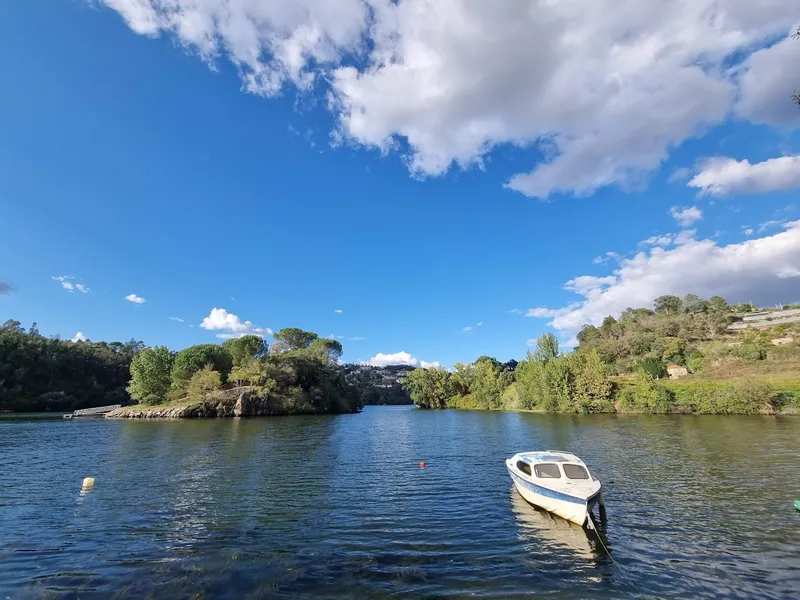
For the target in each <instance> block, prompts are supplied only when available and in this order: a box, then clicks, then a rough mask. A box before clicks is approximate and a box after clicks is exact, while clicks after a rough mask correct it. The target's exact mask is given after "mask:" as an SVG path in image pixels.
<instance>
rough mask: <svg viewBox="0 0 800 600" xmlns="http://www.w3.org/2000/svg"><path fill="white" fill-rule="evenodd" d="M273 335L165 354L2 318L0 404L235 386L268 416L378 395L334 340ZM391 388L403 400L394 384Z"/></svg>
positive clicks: (72, 406)
mask: <svg viewBox="0 0 800 600" xmlns="http://www.w3.org/2000/svg"><path fill="white" fill-rule="evenodd" d="M275 339H276V344H274V345H273V348H272V352H270V349H269V347H268V346H267V345H266V344H265V343H264V340H263V339H262V338H260V337H258V336H252V335H251V336H243V337H241V338H236V339H232V340H227V341H226V342H224V343H223V344H221V345H217V344H198V345H196V346H190V347H189V348H186V349H184V350H182V351H180V352H177V353H175V352H171V351H170V350H168V349H167V348H166V347H165V346H157V347H154V348H146V347H145V346H144V344H143V343H142V342H137V341H133V340H131V341H130V342H127V343H121V342H111V343H106V342H99V343H93V342H89V341H79V342H71V341H63V340H60V339H58V338H45V337H43V336H41V335H40V334H39V331H38V329H37V327H36V325H35V324H34V325H33V326H32V327H31V328H30V330H28V331H26V330H25V329H24V328H23V327H22V326H21V324H20V323H19V322H17V321H7V322H6V323H5V324H4V325H3V326H2V327H1V328H0V410H4V411H15V412H20V411H63V412H67V411H72V410H76V409H79V408H89V407H93V406H102V405H106V404H129V403H131V402H138V403H142V404H163V403H168V402H172V401H176V400H182V399H189V400H194V399H197V400H209V399H212V398H213V397H214V394H215V393H217V392H218V391H219V390H223V389H226V388H232V387H237V386H245V387H247V388H249V389H250V390H251V391H254V392H256V393H257V394H260V395H269V400H270V405H271V406H273V407H274V412H275V413H276V414H293V413H317V412H329V413H344V412H353V411H356V410H359V409H360V408H361V406H363V404H364V400H363V399H362V398H364V397H374V398H381V397H385V396H384V394H385V391H384V390H383V389H382V388H381V389H378V388H377V385H376V382H371V381H369V380H363V381H354V380H352V379H351V378H350V377H349V376H348V373H347V371H346V369H345V368H343V367H341V366H340V365H339V364H338V360H339V358H340V357H341V354H342V345H341V343H340V342H338V341H336V340H329V339H323V338H319V337H318V336H317V335H316V334H315V333H312V332H307V331H302V330H300V329H288V330H282V331H279V332H278V333H277V334H275ZM398 387H399V386H398ZM400 394H401V395H404V396H405V397H406V398H407V395H405V392H404V391H403V390H400Z"/></svg>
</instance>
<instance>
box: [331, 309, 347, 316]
mask: <svg viewBox="0 0 800 600" xmlns="http://www.w3.org/2000/svg"><path fill="white" fill-rule="evenodd" d="M333 312H335V313H336V314H337V315H340V314H342V313H343V312H344V311H343V310H342V309H341V308H337V309H335V310H334V311H333Z"/></svg>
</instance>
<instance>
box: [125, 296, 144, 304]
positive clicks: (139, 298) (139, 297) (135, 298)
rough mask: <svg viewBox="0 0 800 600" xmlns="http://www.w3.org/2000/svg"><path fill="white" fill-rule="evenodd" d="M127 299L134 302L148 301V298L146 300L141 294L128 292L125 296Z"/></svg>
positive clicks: (142, 302)
mask: <svg viewBox="0 0 800 600" xmlns="http://www.w3.org/2000/svg"><path fill="white" fill-rule="evenodd" d="M125 300H127V301H128V302H133V303H134V304H144V303H145V302H147V300H145V299H144V298H142V297H141V296H137V295H136V294H128V295H127V296H125Z"/></svg>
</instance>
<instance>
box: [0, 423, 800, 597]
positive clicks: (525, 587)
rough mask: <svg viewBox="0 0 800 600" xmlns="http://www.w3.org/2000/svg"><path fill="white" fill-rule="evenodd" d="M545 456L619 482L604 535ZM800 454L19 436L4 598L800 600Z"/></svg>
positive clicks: (795, 428) (566, 435)
mask: <svg viewBox="0 0 800 600" xmlns="http://www.w3.org/2000/svg"><path fill="white" fill-rule="evenodd" d="M535 448H563V449H569V450H572V451H574V452H576V453H577V454H578V455H580V456H582V457H583V458H584V459H585V460H586V461H587V462H588V463H589V465H590V466H591V467H592V469H593V471H594V472H595V474H596V475H597V476H598V477H599V478H600V479H601V480H602V481H603V482H604V486H605V497H606V501H607V504H608V518H607V521H606V522H605V524H604V526H603V527H602V528H601V531H600V536H599V537H598V536H597V535H595V534H589V533H587V532H586V531H584V530H583V529H582V528H579V527H575V526H573V525H571V524H569V523H567V522H565V521H563V520H560V519H558V518H554V517H552V516H550V515H548V514H547V513H544V512H542V511H539V510H537V509H535V508H533V507H532V506H530V505H528V504H527V503H526V502H525V501H524V500H522V498H521V497H520V496H519V495H518V494H517V493H516V492H515V491H514V489H513V487H512V486H511V482H510V480H509V478H508V475H507V474H506V473H505V467H504V464H503V460H504V459H505V458H506V457H508V456H510V455H511V454H513V453H515V452H517V451H520V450H525V449H535ZM799 451H800V420H796V419H780V418H774V417H690V416H676V417H672V416H670V417H620V416H587V417H573V416H548V415H520V414H512V413H480V412H454V411H446V412H425V411H418V410H413V409H408V408H405V407H401V408H396V407H381V408H378V407H375V408H368V409H366V410H365V411H364V412H363V414H360V415H345V416H340V417H296V418H294V417H293V418H274V419H253V420H218V421H184V422H168V421H164V422H126V421H108V422H106V421H99V420H98V421H74V422H63V421H60V420H42V419H19V418H15V419H13V420H11V419H9V420H0V464H2V465H3V469H2V470H0V532H1V535H0V597H4V598H5V597H9V598H77V597H81V598H108V597H112V598H129V597H151V598H170V599H172V598H175V599H180V598H187V599H189V598H200V597H202V598H239V597H252V598H292V599H296V598H301V599H302V598H473V597H481V598H523V597H525V598H530V597H531V596H535V597H548V596H552V597H558V598H620V597H628V598H652V597H658V598H666V597H682V598H684V597H685V598H717V597H723V596H724V597H727V598H790V597H796V590H797V589H800V559H798V557H799V556H800V515H798V514H796V513H795V511H794V510H793V508H792V507H791V499H792V498H793V497H797V496H800V489H798V487H797V486H798V481H800V477H798V476H799V475H800V462H798V461H797V458H796V457H797V455H798V452H799ZM423 460H424V461H425V463H426V467H425V468H424V469H423V468H420V467H419V462H420V461H423ZM87 475H91V476H94V477H96V478H97V484H96V487H95V489H94V490H93V491H91V492H90V493H88V494H84V495H81V494H80V492H79V488H80V482H81V480H82V478H83V477H84V476H87ZM606 548H608V550H610V552H611V556H609V555H608V554H607V552H606ZM612 557H613V560H612Z"/></svg>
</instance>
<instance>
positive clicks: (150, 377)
mask: <svg viewBox="0 0 800 600" xmlns="http://www.w3.org/2000/svg"><path fill="white" fill-rule="evenodd" d="M172 362H173V357H172V354H170V351H169V350H168V349H167V347H166V346H156V347H155V348H145V349H144V350H142V351H141V352H139V353H138V354H137V355H136V356H135V357H134V358H133V361H132V362H131V381H130V383H129V384H128V393H129V394H130V395H131V398H133V399H134V400H138V401H139V402H145V403H147V404H154V403H156V402H163V401H164V400H166V398H167V394H168V393H169V387H170V383H171V381H172V379H171V374H172Z"/></svg>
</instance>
